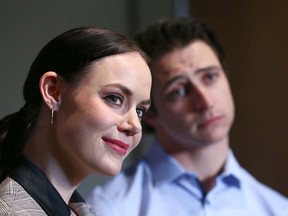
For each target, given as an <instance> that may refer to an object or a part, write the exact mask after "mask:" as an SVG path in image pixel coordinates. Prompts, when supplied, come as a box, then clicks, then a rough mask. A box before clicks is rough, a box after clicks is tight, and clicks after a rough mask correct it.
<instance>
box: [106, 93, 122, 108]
mask: <svg viewBox="0 0 288 216" xmlns="http://www.w3.org/2000/svg"><path fill="white" fill-rule="evenodd" d="M105 100H107V101H108V102H109V103H111V104H114V105H118V106H121V105H122V103H123V98H122V97H121V96H119V95H108V96H106V97H105Z"/></svg>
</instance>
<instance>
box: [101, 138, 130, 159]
mask: <svg viewBox="0 0 288 216" xmlns="http://www.w3.org/2000/svg"><path fill="white" fill-rule="evenodd" d="M102 139H103V140H104V141H105V143H106V144H107V145H108V146H109V147H110V148H111V149H112V150H114V151H115V152H117V153H118V154H121V155H126V153H127V149H128V148H129V145H128V144H126V143H124V142H122V141H120V140H116V139H110V138H107V137H103V138H102Z"/></svg>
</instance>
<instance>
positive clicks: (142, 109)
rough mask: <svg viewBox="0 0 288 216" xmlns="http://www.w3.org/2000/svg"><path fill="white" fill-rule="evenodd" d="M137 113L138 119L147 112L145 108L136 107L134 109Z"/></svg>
mask: <svg viewBox="0 0 288 216" xmlns="http://www.w3.org/2000/svg"><path fill="white" fill-rule="evenodd" d="M136 112H137V115H138V117H139V118H140V119H143V117H144V116H145V114H146V113H147V110H146V109H144V108H137V109H136Z"/></svg>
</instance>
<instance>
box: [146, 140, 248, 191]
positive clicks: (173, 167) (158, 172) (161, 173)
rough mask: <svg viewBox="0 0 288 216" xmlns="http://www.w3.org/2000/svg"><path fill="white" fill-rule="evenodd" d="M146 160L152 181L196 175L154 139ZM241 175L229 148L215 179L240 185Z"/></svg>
mask: <svg viewBox="0 0 288 216" xmlns="http://www.w3.org/2000/svg"><path fill="white" fill-rule="evenodd" d="M146 160H147V162H148V164H149V165H150V168H151V172H152V176H153V180H154V183H155V184H156V185H157V184H161V183H164V182H166V181H173V180H175V179H177V178H179V177H182V176H183V175H187V174H188V175H189V176H190V177H191V176H192V177H193V176H194V178H195V179H196V178H197V176H196V174H195V173H191V172H190V173H188V172H187V171H186V170H185V169H184V167H182V165H181V164H180V163H179V162H178V161H176V159H174V158H173V157H172V156H171V155H169V154H167V153H166V152H165V151H164V150H163V149H162V147H161V146H160V145H159V143H158V142H157V140H156V139H155V140H154V142H153V143H152V145H151V148H150V149H149V151H148V152H147V156H146ZM242 176H243V173H242V167H241V166H240V165H239V163H238V161H237V160H236V158H235V156H234V154H233V152H232V150H231V149H229V151H228V156H227V161H226V163H225V165H224V172H223V173H221V174H220V175H219V176H218V178H217V181H221V182H223V183H224V184H226V185H228V186H235V187H238V188H239V187H240V186H241V185H240V183H241V178H242Z"/></svg>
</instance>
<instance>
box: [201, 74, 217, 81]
mask: <svg viewBox="0 0 288 216" xmlns="http://www.w3.org/2000/svg"><path fill="white" fill-rule="evenodd" d="M218 77H219V75H218V73H209V74H206V75H205V76H204V80H205V81H207V82H213V81H216V80H217V79H218Z"/></svg>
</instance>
